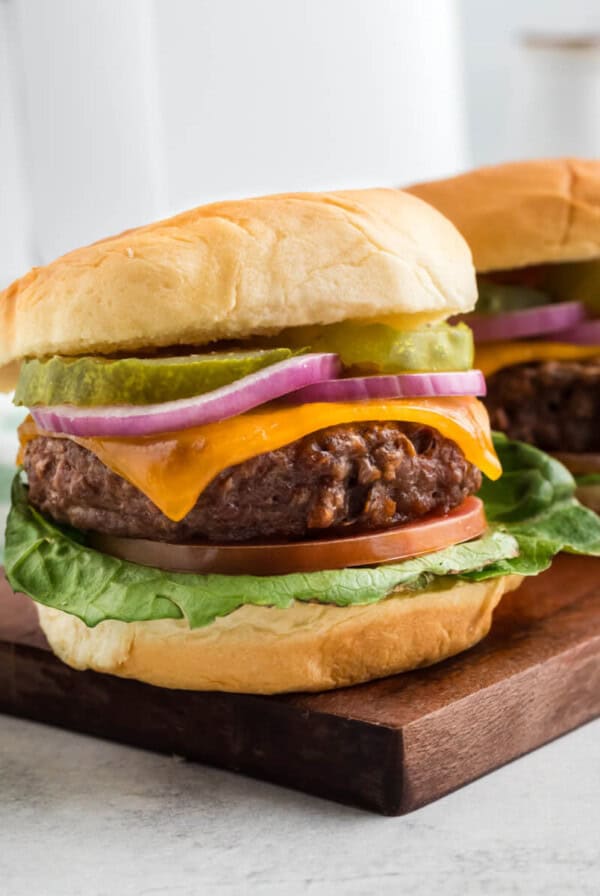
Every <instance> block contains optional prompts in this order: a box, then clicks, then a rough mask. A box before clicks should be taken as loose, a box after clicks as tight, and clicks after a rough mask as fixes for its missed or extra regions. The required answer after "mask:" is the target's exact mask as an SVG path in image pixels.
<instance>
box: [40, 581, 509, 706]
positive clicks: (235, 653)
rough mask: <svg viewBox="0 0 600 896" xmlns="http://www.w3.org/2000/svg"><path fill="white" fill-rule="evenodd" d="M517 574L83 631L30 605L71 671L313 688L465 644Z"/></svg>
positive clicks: (190, 684)
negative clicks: (196, 623) (192, 621)
mask: <svg viewBox="0 0 600 896" xmlns="http://www.w3.org/2000/svg"><path fill="white" fill-rule="evenodd" d="M520 581H521V579H520V578H519V577H518V576H508V577H504V578H498V579H492V580H490V581H487V582H478V583H476V584H471V583H464V582H463V583H458V584H456V585H454V586H453V587H451V588H448V589H446V590H444V591H430V592H420V593H418V594H416V595H414V596H411V595H410V594H407V593H406V592H405V593H404V594H401V595H398V596H392V597H389V598H387V599H386V600H383V601H380V602H379V603H375V604H369V605H366V606H359V607H336V606H331V605H325V604H318V603H298V602H296V603H294V604H293V605H292V607H290V608H289V609H286V610H281V609H277V608H274V607H257V606H249V605H246V606H244V607H241V608H240V609H239V610H236V611H235V612H233V613H231V614H230V615H228V616H224V617H221V618H219V619H217V620H216V621H215V622H213V623H212V624H211V625H208V626H206V627H204V628H198V629H190V628H189V627H188V624H187V622H185V621H184V620H173V619H165V620H158V621H155V622H112V621H106V622H101V623H99V625H97V626H96V627H95V628H88V627H87V626H86V625H85V624H84V623H83V622H81V621H80V620H79V619H77V618H76V617H75V616H71V615H69V614H67V613H63V612H62V611H60V610H55V609H51V608H48V607H44V606H42V605H40V604H38V612H39V617H40V623H41V626H42V628H43V630H44V633H45V634H46V637H47V639H48V641H49V643H50V645H51V647H52V649H53V650H54V652H55V653H56V654H57V656H59V657H60V658H61V659H62V660H63V661H64V662H65V663H68V665H70V666H72V667H73V668H75V669H95V670H96V671H98V672H107V673H109V674H111V675H119V676H121V677H124V678H135V679H138V680H140V681H145V682H149V683H150V684H154V685H158V686H160V687H166V688H183V689H187V690H198V691H200V690H202V691H236V692H243V693H254V694H275V693H281V692H284V691H322V690H327V689H330V688H337V687H343V686H345V685H351V684H357V683H359V682H363V681H369V680H371V679H373V678H382V677H384V676H386V675H394V674H395V673H397V672H405V671H407V670H409V669H414V668H416V667H418V666H428V665H430V664H432V663H437V662H439V661H440V660H443V659H446V657H449V656H453V655H454V654H456V653H460V651H462V650H466V649H467V648H469V647H471V646H472V645H473V644H476V643H477V642H478V641H480V640H481V639H482V638H483V637H484V636H485V635H486V634H487V632H488V631H489V628H490V624H491V620H492V613H493V610H494V607H495V606H496V605H497V604H498V602H499V600H500V598H501V597H502V595H503V594H504V593H505V592H506V591H508V590H511V589H513V588H516V587H517V586H518V584H519V583H520Z"/></svg>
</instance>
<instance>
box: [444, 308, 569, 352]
mask: <svg viewBox="0 0 600 896" xmlns="http://www.w3.org/2000/svg"><path fill="white" fill-rule="evenodd" d="M460 320H464V321H465V323H467V324H468V325H469V327H471V329H472V330H473V336H474V337H475V342H498V341H499V340H501V339H522V338H523V337H525V336H543V335H544V334H546V333H556V332H558V331H560V330H566V329H568V328H570V327H575V326H576V325H577V324H579V323H581V322H582V321H583V320H585V308H584V306H583V304H582V303H581V302H558V303H557V304H555V305H540V306H539V307H536V308H523V309H522V310H521V311H507V312H506V313H504V314H469V315H466V316H464V317H461V318H460Z"/></svg>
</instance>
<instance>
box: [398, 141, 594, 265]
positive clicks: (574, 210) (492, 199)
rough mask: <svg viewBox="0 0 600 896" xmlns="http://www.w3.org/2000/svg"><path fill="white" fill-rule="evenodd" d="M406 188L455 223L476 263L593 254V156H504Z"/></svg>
mask: <svg viewBox="0 0 600 896" xmlns="http://www.w3.org/2000/svg"><path fill="white" fill-rule="evenodd" d="M408 192H410V193H412V194H413V195H415V196H419V197H420V198H421V199H424V200H425V201H426V202H430V203H431V205H433V206H435V208H437V209H439V211H441V212H442V214H444V215H446V217H448V218H450V220H451V221H452V222H453V223H454V224H455V225H456V226H457V227H458V229H459V230H460V232H461V233H462V235H463V236H464V237H465V239H466V240H467V242H468V243H469V246H470V247H471V251H472V252H473V261H474V262H475V267H476V268H477V270H478V271H500V270H509V269H512V268H520V267H526V266H527V265H535V264H547V263H550V262H558V261H582V260H584V259H590V258H597V257H598V256H600V160H597V161H592V160H584V159H539V160H536V161H527V162H511V163H508V164H505V165H495V166H493V167H489V168H478V169H477V170H475V171H470V172H468V173H467V174H462V175H459V176H458V177H451V178H448V179H447V180H437V181H432V182H431V183H422V184H415V185H414V186H412V187H409V188H408Z"/></svg>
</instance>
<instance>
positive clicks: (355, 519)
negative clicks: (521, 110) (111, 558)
mask: <svg viewBox="0 0 600 896" xmlns="http://www.w3.org/2000/svg"><path fill="white" fill-rule="evenodd" d="M24 464H25V469H26V471H27V475H28V478H29V500H30V501H31V503H32V504H33V505H34V506H35V507H37V508H38V509H39V510H41V511H42V512H43V513H45V514H48V515H49V516H51V517H53V518H54V519H56V520H58V521H59V522H63V523H68V524H70V525H72V526H75V527H76V528H79V529H87V530H93V531H96V532H102V533H107V534H113V535H121V536H130V537H138V538H150V539H154V540H161V541H172V542H181V541H190V540H193V539H202V540H206V539H209V540H212V541H220V542H241V541H248V540H250V539H271V540H273V539H275V538H281V539H290V538H303V537H319V535H321V534H323V533H324V532H328V531H332V530H333V531H336V530H337V531H339V530H340V529H343V530H344V531H345V532H347V533H348V534H352V532H354V531H359V530H368V529H380V528H386V527H390V526H395V525H398V524H400V523H405V522H408V521H411V520H415V519H418V518H419V517H422V516H424V515H425V514H427V513H430V512H432V511H437V512H439V513H446V512H447V511H449V510H450V509H451V508H453V507H456V506H458V505H459V504H460V503H461V502H462V501H463V500H464V499H465V498H466V497H467V496H468V495H470V494H473V493H474V492H475V491H477V489H478V488H479V486H480V484H481V473H480V472H479V470H478V469H477V468H476V467H474V466H473V465H472V464H470V463H469V462H468V461H467V460H466V459H465V457H464V455H463V453H462V451H461V449H460V448H459V447H458V446H457V445H456V443H455V442H453V441H451V440H450V439H445V438H444V437H443V436H441V435H440V433H439V432H437V431H436V430H434V429H432V428H431V427H428V426H421V425H418V424H411V423H396V422H389V423H355V424H345V425H340V426H332V427H329V428H327V429H323V430H320V431H319V432H316V433H311V434H310V435H308V436H305V437H304V438H302V439H299V440H298V441H296V442H293V443H292V444H290V445H286V446H285V447H283V448H280V449H278V450H276V451H269V452H268V453H265V454H261V455H258V456H257V457H254V458H251V459H250V460H247V461H245V462H244V463H242V464H239V465H237V466H235V467H230V468H228V469H226V470H224V471H223V472H222V473H220V474H219V476H217V477H216V478H215V479H214V480H213V481H212V482H211V483H210V485H209V486H208V488H206V489H205V491H204V492H203V493H202V494H201V495H200V497H199V499H198V501H197V503H196V505H195V507H194V508H193V509H192V510H191V511H190V513H189V514H188V515H187V516H186V517H185V518H184V519H183V520H182V521H181V522H173V521H172V520H170V519H168V518H167V517H166V516H164V514H162V513H161V512H160V510H158V508H157V507H156V506H155V505H154V504H152V502H151V501H150V500H149V499H148V498H147V497H146V496H145V495H144V494H143V493H142V492H140V491H139V490H138V489H137V488H135V486H133V485H131V484H130V483H128V482H126V481H125V480H124V479H122V478H121V477H120V476H118V475H117V474H116V473H113V472H112V471H111V470H109V469H108V468H107V467H105V466H104V464H102V463H101V461H100V460H98V458H97V457H96V456H95V455H94V454H92V453H91V452H90V451H88V450H87V449H85V448H83V447H81V446H79V445H77V444H76V443H75V442H72V441H70V440H69V439H61V438H51V437H40V438H37V439H35V440H33V441H32V442H30V443H29V444H28V445H27V448H26V451H25V461H24Z"/></svg>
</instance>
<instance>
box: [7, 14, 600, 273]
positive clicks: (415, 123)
mask: <svg viewBox="0 0 600 896" xmlns="http://www.w3.org/2000/svg"><path fill="white" fill-rule="evenodd" d="M526 29H527V30H532V29H533V30H537V31H539V30H542V31H548V30H551V31H556V30H558V31H563V32H564V31H565V30H568V31H574V30H575V31H588V32H589V31H593V30H596V31H599V32H600V0H419V2H414V0H0V171H2V177H0V286H2V285H4V284H6V283H8V282H9V281H10V280H11V279H12V278H13V277H16V276H18V275H20V274H22V273H23V272H24V271H25V270H26V269H27V268H28V267H29V266H30V265H32V264H42V263H46V262H48V261H50V260H51V259H52V258H54V257H56V256H57V255H58V254H60V253H62V252H64V251H67V250H68V249H70V248H72V247H74V246H76V245H80V244H82V243H85V242H89V241H90V240H93V239H96V238H99V237H101V236H104V235H106V234H108V233H111V232H115V231H118V230H121V229H123V228H125V227H129V226H133V225H136V224H139V223H142V222H144V221H148V220H151V219H153V218H156V217H157V216H162V215H167V214H170V213H172V212H174V211H176V210H180V209H182V208H185V207H189V206H191V205H194V204H199V203H201V202H205V201H210V200H211V199H214V198H217V197H227V196H233V195H244V194H246V195H249V194H256V193H261V192H269V191H278V190H287V189H320V188H333V187H340V186H365V185H372V184H375V183H377V184H389V185H397V184H401V183H406V182H409V181H413V180H417V179H424V178H431V177H435V176H441V175H445V174H450V173H453V172H455V171H457V170H460V169H462V168H465V167H467V166H468V165H469V164H470V163H471V162H475V163H483V162H490V161H497V160H501V159H506V158H510V157H513V156H515V155H524V154H527V152H535V153H538V154H544V153H547V154H556V153H558V152H560V153H563V152H570V153H573V154H577V153H578V152H580V153H582V152H584V151H586V152H589V141H587V142H586V141H585V140H584V139H583V138H582V137H581V134H580V130H578V121H577V119H576V116H577V114H578V110H579V112H582V110H583V101H582V99H581V95H580V93H579V95H577V96H575V98H573V97H572V96H571V95H570V92H571V93H572V92H573V90H577V89H578V88H574V87H573V85H572V84H571V82H570V81H569V66H572V64H573V63H572V61H567V62H566V63H565V64H564V65H563V63H562V62H561V61H560V60H559V62H558V63H557V65H554V63H553V62H552V60H551V61H550V68H551V69H557V70H558V75H557V77H558V78H559V80H560V79H562V81H561V83H562V88H561V91H559V92H560V94H561V95H560V97H559V99H560V103H558V101H557V103H556V109H555V113H556V114H555V115H554V118H553V119H552V127H546V128H545V130H544V122H545V121H546V119H543V120H542V122H541V131H542V133H541V134H540V133H539V131H540V127H538V129H537V132H536V133H535V134H533V135H532V134H531V133H530V131H531V128H532V121H533V118H534V113H535V111H536V110H537V111H538V113H540V114H541V113H542V112H544V103H540V102H537V101H536V98H535V96H533V97H531V96H530V97H529V99H528V94H527V90H524V89H523V85H524V83H525V82H526V81H527V71H526V70H525V69H524V63H523V60H522V59H520V57H519V54H518V50H517V49H516V48H517V46H518V35H519V33H520V32H522V31H523V30H526ZM596 55H597V58H598V78H597V83H598V85H600V53H598V54H596ZM586 64H587V63H586ZM563 75H564V77H563ZM563 82H564V83H563ZM560 86H561V85H560V84H559V88H560ZM548 89H550V88H548ZM530 92H531V91H530ZM591 97H592V106H593V108H595V109H596V111H597V115H596V116H594V114H593V108H592V111H591V112H590V110H589V109H588V110H587V118H588V120H590V119H594V117H595V118H596V119H597V121H598V128H599V131H598V144H599V145H598V146H597V153H598V154H599V155H600V86H599V87H598V93H597V96H596V94H592V95H591ZM545 99H546V100H547V99H548V98H547V97H546V98H545ZM594 103H595V104H596V105H595V106H594V105H593V104H594ZM544 114H545V113H544ZM580 117H581V115H580ZM563 119H564V124H563V123H562V122H563ZM515 122H516V125H515ZM592 136H593V139H595V134H594V135H592ZM592 142H593V141H592ZM584 144H585V145H584Z"/></svg>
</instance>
